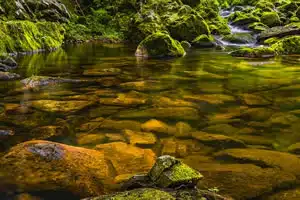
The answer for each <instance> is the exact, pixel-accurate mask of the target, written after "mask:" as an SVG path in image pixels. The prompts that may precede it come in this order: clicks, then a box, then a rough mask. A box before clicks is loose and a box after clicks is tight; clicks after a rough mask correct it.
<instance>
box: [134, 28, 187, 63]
mask: <svg viewBox="0 0 300 200" xmlns="http://www.w3.org/2000/svg"><path fill="white" fill-rule="evenodd" d="M135 55H136V56H142V57H158V58H161V57H181V56H184V55H185V51H184V49H183V47H182V46H181V44H180V43H179V42H178V41H177V40H174V39H173V38H171V36H169V35H167V34H165V33H160V32H157V33H154V34H152V35H150V36H148V37H146V38H145V39H144V40H143V41H142V42H141V43H140V44H139V46H138V47H137V50H136V53H135Z"/></svg>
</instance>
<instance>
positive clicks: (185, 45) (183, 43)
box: [180, 41, 191, 50]
mask: <svg viewBox="0 0 300 200" xmlns="http://www.w3.org/2000/svg"><path fill="white" fill-rule="evenodd" d="M180 44H181V46H182V47H183V48H184V50H187V49H189V48H191V44H190V43H189V42H188V41H182V42H180Z"/></svg>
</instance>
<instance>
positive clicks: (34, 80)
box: [21, 76, 81, 89]
mask: <svg viewBox="0 0 300 200" xmlns="http://www.w3.org/2000/svg"><path fill="white" fill-rule="evenodd" d="M79 82H81V80H73V79H64V78H58V77H49V76H31V77H29V78H26V79H23V80H21V83H22V84H23V85H24V87H25V88H28V89H30V88H38V87H41V86H47V85H56V84H60V83H79Z"/></svg>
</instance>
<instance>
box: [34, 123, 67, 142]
mask: <svg viewBox="0 0 300 200" xmlns="http://www.w3.org/2000/svg"><path fill="white" fill-rule="evenodd" d="M68 134H69V130H68V128H67V127H62V126H43V127H38V128H35V129H33V130H32V131H30V134H29V137H30V138H31V139H35V140H43V139H48V138H51V137H60V136H68Z"/></svg>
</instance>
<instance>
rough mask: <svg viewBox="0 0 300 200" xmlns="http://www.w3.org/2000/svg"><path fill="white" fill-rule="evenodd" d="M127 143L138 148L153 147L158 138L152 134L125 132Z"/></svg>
mask: <svg viewBox="0 0 300 200" xmlns="http://www.w3.org/2000/svg"><path fill="white" fill-rule="evenodd" d="M123 133H124V135H125V137H126V138H127V141H128V142H129V143H130V144H132V145H136V146H152V145H154V144H155V143H156V137H155V135H154V134H153V133H150V132H135V131H131V130H124V131H123Z"/></svg>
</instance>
